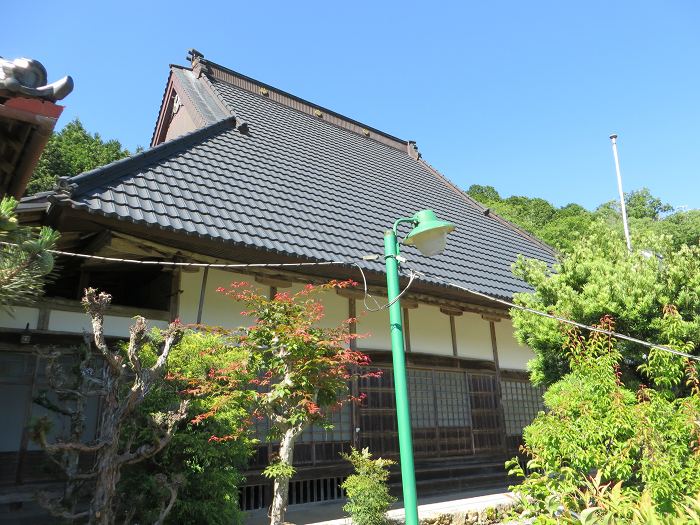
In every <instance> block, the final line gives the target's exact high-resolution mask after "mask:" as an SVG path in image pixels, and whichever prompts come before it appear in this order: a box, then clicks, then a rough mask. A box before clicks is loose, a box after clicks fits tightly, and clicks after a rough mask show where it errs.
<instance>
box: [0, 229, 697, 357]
mask: <svg viewBox="0 0 700 525" xmlns="http://www.w3.org/2000/svg"><path fill="white" fill-rule="evenodd" d="M0 246H12V247H21V245H19V244H16V243H11V242H5V241H0ZM46 251H47V252H49V253H52V254H55V255H62V256H66V257H79V258H82V259H94V260H98V261H106V262H120V263H129V264H144V265H151V266H174V267H189V268H273V267H274V268H280V267H295V266H296V267H300V266H301V267H303V266H331V265H339V264H344V265H354V266H355V267H357V269H358V270H359V271H360V275H362V282H363V288H364V298H363V303H364V306H365V309H367V310H368V311H370V312H377V311H380V310H384V309H386V308H389V307H390V306H391V305H392V304H394V303H395V302H396V301H398V300H399V299H400V298H401V297H402V296H403V295H404V294H405V293H406V292H407V291H408V289H409V288H410V287H411V285H412V284H413V281H414V280H415V278H416V277H418V276H422V277H429V278H431V279H435V280H436V281H440V282H442V283H444V284H446V285H448V286H452V287H453V288H458V289H460V290H463V291H465V292H467V293H469V294H472V295H476V296H477V297H482V298H484V299H488V300H489V301H493V302H496V303H499V304H502V305H504V306H507V307H509V308H515V309H517V310H522V311H524V312H529V313H532V314H535V315H539V316H541V317H546V318H548V319H553V320H555V321H559V322H561V323H565V324H568V325H571V326H576V327H578V328H582V329H584V330H588V331H590V332H598V333H600V334H605V335H609V336H611V337H616V338H617V339H623V340H625V341H630V342H632V343H636V344H638V345H642V346H644V347H647V348H656V349H659V350H663V351H665V352H669V353H671V354H674V355H677V356H680V357H685V358H687V359H692V360H694V361H699V362H700V357H699V356H695V355H691V354H687V353H685V352H680V351H678V350H676V349H674V348H671V347H669V346H666V345H658V344H655V343H650V342H648V341H644V340H642V339H637V338H636V337H632V336H629V335H625V334H621V333H618V332H613V331H612V330H605V329H604V328H599V327H596V326H590V325H587V324H583V323H579V322H577V321H572V320H571V319H567V318H565V317H560V316H558V315H553V314H549V313H547V312H542V311H541V310H536V309H534V308H529V307H527V306H522V305H519V304H515V303H512V302H510V301H506V300H505V299H501V298H498V297H494V296H492V295H489V294H485V293H483V292H479V291H477V290H474V289H471V288H468V287H466V286H462V285H460V284H457V283H454V282H452V281H449V280H448V279H445V278H443V277H439V276H437V275H435V274H432V273H428V272H421V271H418V270H414V269H413V268H410V267H409V281H408V284H407V285H406V287H405V288H404V289H403V290H402V291H401V293H399V295H398V296H396V297H395V298H394V299H393V300H392V301H390V302H388V303H386V304H384V305H380V304H379V303H378V302H377V300H376V299H375V298H374V296H372V294H371V293H370V292H369V289H368V286H367V279H366V277H365V272H364V270H363V269H362V267H361V266H360V265H359V264H358V263H357V262H355V261H327V262H302V263H235V264H220V263H194V262H175V261H143V260H139V259H123V258H119V257H103V256H100V255H89V254H84V253H73V252H65V251H61V250H46ZM375 259H378V257H377V256H374V255H372V256H364V257H362V260H365V261H371V260H375ZM407 267H408V266H407ZM367 298H370V299H372V301H373V302H374V303H375V305H376V307H374V308H372V307H370V306H369V305H368V304H367Z"/></svg>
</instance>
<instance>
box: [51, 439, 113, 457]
mask: <svg viewBox="0 0 700 525" xmlns="http://www.w3.org/2000/svg"><path fill="white" fill-rule="evenodd" d="M107 445H109V443H108V442H107V441H100V442H98V443H95V444H94V445H88V444H87V443H81V442H79V441H70V442H65V443H61V442H59V443H52V444H50V445H49V444H48V443H46V445H43V447H44V449H45V450H46V452H49V453H50V454H55V453H56V452H63V451H67V450H74V451H77V452H87V453H90V452H97V451H98V450H100V449H101V448H102V447H105V446H107Z"/></svg>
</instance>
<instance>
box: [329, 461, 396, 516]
mask: <svg viewBox="0 0 700 525" xmlns="http://www.w3.org/2000/svg"><path fill="white" fill-rule="evenodd" d="M342 457H343V458H344V459H347V460H348V461H349V462H350V463H352V466H353V467H354V468H355V474H353V475H351V476H349V477H348V479H346V480H345V481H344V482H343V485H342V486H343V489H345V492H346V493H347V496H348V502H347V503H346V504H345V506H344V507H343V510H345V512H347V513H348V514H350V517H351V518H352V521H353V523H355V524H356V525H385V524H386V523H388V520H387V517H386V512H387V511H388V510H389V507H390V506H391V504H392V503H394V502H395V501H396V498H394V497H393V496H391V495H390V494H389V488H388V486H387V480H388V479H389V471H388V467H390V466H391V465H393V464H394V462H393V461H391V460H389V459H382V458H377V459H372V454H370V452H369V449H367V448H365V449H362V450H361V451H359V450H356V449H354V448H353V449H352V450H351V452H350V454H342Z"/></svg>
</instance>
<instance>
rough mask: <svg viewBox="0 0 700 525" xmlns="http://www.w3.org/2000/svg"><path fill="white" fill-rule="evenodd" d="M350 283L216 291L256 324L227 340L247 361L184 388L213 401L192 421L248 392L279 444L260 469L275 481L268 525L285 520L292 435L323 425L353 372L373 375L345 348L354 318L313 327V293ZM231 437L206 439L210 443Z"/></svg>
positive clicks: (317, 311)
mask: <svg viewBox="0 0 700 525" xmlns="http://www.w3.org/2000/svg"><path fill="white" fill-rule="evenodd" d="M353 285H354V283H353V282H351V281H332V282H330V283H328V284H324V285H319V286H314V285H307V286H306V287H305V288H304V289H303V290H301V291H299V292H297V293H294V294H290V293H287V292H282V293H277V294H276V295H275V296H274V297H273V298H271V299H270V298H268V297H267V296H265V295H262V294H260V293H259V292H257V291H256V290H255V289H254V288H252V287H250V286H249V285H248V284H247V283H232V284H231V286H230V288H228V289H224V288H220V289H219V292H221V293H224V294H226V295H227V296H229V297H231V298H232V299H234V300H236V301H240V302H242V303H244V304H245V305H246V307H247V311H245V312H243V313H244V314H245V315H247V316H250V317H251V318H252V319H254V320H255V322H254V324H253V325H252V326H250V327H248V328H247V329H245V330H242V331H241V332H239V333H238V334H236V335H235V336H234V338H235V342H236V344H237V345H238V346H239V348H242V349H244V350H245V351H246V362H245V363H240V362H238V363H231V364H228V365H226V366H222V367H221V368H212V369H211V370H210V371H209V373H208V375H207V379H206V380H205V381H203V382H202V383H201V384H197V385H195V386H194V387H192V388H190V391H191V392H192V393H194V394H196V395H198V396H213V397H214V398H216V399H217V401H216V402H215V403H213V404H212V406H211V410H209V411H208V412H206V413H205V414H202V415H200V416H199V417H198V418H197V419H198V420H202V419H204V418H206V417H209V416H212V415H214V414H215V413H216V412H217V410H219V409H220V408H222V407H224V406H225V405H226V404H227V403H228V402H229V401H232V402H240V401H241V399H242V398H244V397H246V396H245V394H243V390H244V389H245V390H246V391H247V392H249V393H251V399H252V401H253V405H254V409H253V412H252V413H253V416H254V417H258V418H266V419H267V420H268V421H269V427H270V435H269V439H271V440H279V443H280V446H279V456H278V458H277V459H276V460H274V461H273V462H272V463H271V464H270V465H269V466H268V467H267V468H266V469H265V472H264V473H265V475H266V476H268V477H270V478H272V479H274V492H273V501H272V506H271V509H270V523H271V525H281V524H282V523H283V522H284V515H285V511H286V507H287V502H288V496H289V480H290V478H291V477H292V475H293V473H294V468H293V467H292V464H293V461H294V444H295V442H296V440H297V438H298V437H299V436H300V434H301V433H302V432H303V431H304V430H305V429H306V428H308V427H309V426H311V425H313V424H322V423H323V422H327V418H328V416H329V415H330V414H331V413H332V412H333V411H334V410H338V409H339V408H340V407H341V406H342V404H343V403H345V402H349V401H352V400H354V399H355V398H353V396H352V393H351V390H350V387H349V383H350V380H351V379H352V377H353V376H354V375H368V374H371V373H372V372H369V371H368V369H367V365H368V364H369V358H368V356H366V355H365V354H363V353H361V352H358V351H356V350H353V349H352V348H351V344H350V343H351V341H352V340H353V339H354V338H356V337H357V336H356V335H355V334H352V333H351V331H350V330H349V327H350V325H351V323H353V322H354V319H347V320H346V321H344V322H343V323H341V325H340V326H338V327H336V328H330V329H329V328H322V327H320V326H319V324H318V323H319V321H320V320H321V319H322V318H323V315H324V312H323V305H322V304H321V302H320V300H319V299H318V298H316V297H314V296H315V295H317V294H318V292H322V291H328V290H332V289H334V288H346V287H349V286H353ZM245 383H247V386H246V384H245ZM235 437H236V434H233V435H230V436H212V440H213V441H217V440H218V441H220V440H226V439H234V438H235Z"/></svg>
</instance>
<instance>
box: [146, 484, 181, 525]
mask: <svg viewBox="0 0 700 525" xmlns="http://www.w3.org/2000/svg"><path fill="white" fill-rule="evenodd" d="M156 480H157V481H158V482H159V483H161V484H162V485H164V486H165V488H166V489H168V492H170V499H169V500H168V504H167V505H166V506H165V507H164V508H162V509H161V511H160V515H159V516H158V519H157V520H156V521H155V523H154V524H153V525H163V523H164V522H165V518H167V516H168V514H170V511H171V510H173V506H174V505H175V501H176V500H177V493H178V490H179V488H180V485H182V484H183V482H184V479H183V477H182V476H181V475H175V476H173V478H172V479H171V480H170V482H169V483H168V479H167V478H166V477H165V475H164V474H158V475H156Z"/></svg>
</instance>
